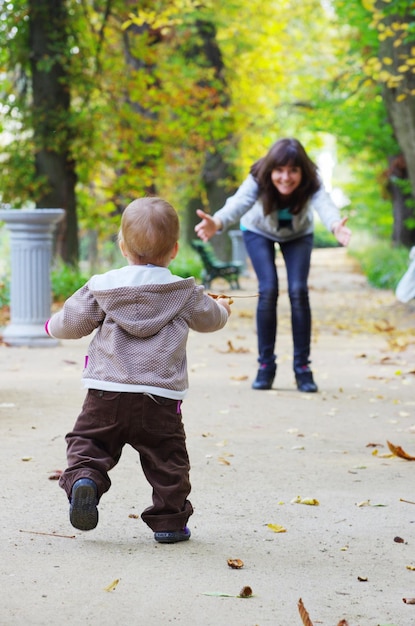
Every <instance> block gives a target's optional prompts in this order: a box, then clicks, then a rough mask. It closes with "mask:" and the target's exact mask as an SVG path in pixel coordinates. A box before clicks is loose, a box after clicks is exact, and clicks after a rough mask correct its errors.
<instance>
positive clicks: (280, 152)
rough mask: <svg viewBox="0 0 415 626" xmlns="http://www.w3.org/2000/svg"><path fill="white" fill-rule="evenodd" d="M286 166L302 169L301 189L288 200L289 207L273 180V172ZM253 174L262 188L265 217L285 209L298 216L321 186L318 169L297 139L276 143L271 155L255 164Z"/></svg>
mask: <svg viewBox="0 0 415 626" xmlns="http://www.w3.org/2000/svg"><path fill="white" fill-rule="evenodd" d="M284 165H291V166H295V167H299V168H300V169H301V174H302V176H301V183H300V185H299V187H297V189H296V190H295V191H294V192H293V194H292V195H291V197H290V198H289V200H288V204H289V206H288V207H287V198H283V197H282V196H281V194H280V193H279V192H278V189H277V188H276V187H275V186H274V184H273V182H272V180H271V172H272V170H274V169H276V168H277V167H280V166H284ZM251 174H252V176H253V177H254V178H255V180H256V181H257V183H258V185H259V188H260V193H259V197H260V199H261V201H262V204H263V207H264V215H269V214H270V213H272V212H273V211H275V210H277V209H284V208H289V209H290V211H291V213H293V214H294V215H296V214H297V213H299V212H300V211H301V209H303V208H304V206H305V204H306V202H307V201H308V199H309V198H310V196H312V195H313V194H314V193H315V192H316V191H317V190H318V189H319V188H320V186H321V182H320V180H319V177H318V173H317V165H315V163H313V161H312V160H311V159H310V158H309V157H308V156H307V153H306V151H305V150H304V148H303V146H302V145H301V143H300V142H299V141H298V140H297V139H280V140H279V141H277V142H275V143H274V144H273V145H272V146H271V148H270V150H269V151H268V153H267V154H266V155H265V156H264V157H262V159H259V161H256V163H254V164H253V166H252V167H251Z"/></svg>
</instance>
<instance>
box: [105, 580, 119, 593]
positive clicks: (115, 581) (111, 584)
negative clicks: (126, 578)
mask: <svg viewBox="0 0 415 626" xmlns="http://www.w3.org/2000/svg"><path fill="white" fill-rule="evenodd" d="M119 582H120V579H119V578H116V579H115V580H113V581H112V583H110V584H109V585H108V586H107V587H104V591H114V589H115V588H116V586H117V585H118V583H119Z"/></svg>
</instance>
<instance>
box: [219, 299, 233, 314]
mask: <svg viewBox="0 0 415 626" xmlns="http://www.w3.org/2000/svg"><path fill="white" fill-rule="evenodd" d="M216 302H217V303H218V304H219V305H220V306H223V308H224V309H226V310H227V312H228V315H230V314H231V313H232V311H231V306H230V305H231V304H232V303H233V300H232V298H228V297H227V296H218V298H216Z"/></svg>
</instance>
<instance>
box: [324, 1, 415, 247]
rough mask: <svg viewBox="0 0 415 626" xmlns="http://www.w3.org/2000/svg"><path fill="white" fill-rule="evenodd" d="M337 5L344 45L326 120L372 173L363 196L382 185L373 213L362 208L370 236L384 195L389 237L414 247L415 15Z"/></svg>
mask: <svg viewBox="0 0 415 626" xmlns="http://www.w3.org/2000/svg"><path fill="white" fill-rule="evenodd" d="M333 5H334V7H335V9H336V18H337V19H338V20H339V22H337V25H338V26H337V27H338V32H340V33H343V38H342V44H341V45H340V46H339V48H338V54H337V58H338V64H337V66H336V75H335V77H334V80H333V82H332V87H333V89H332V90H331V94H330V96H329V98H328V102H327V105H326V108H327V109H329V112H328V117H327V119H328V120H329V123H330V125H331V126H332V127H333V123H334V122H335V121H336V119H337V134H338V135H339V136H340V141H341V142H342V143H343V144H344V145H345V146H346V147H347V149H348V153H349V154H352V150H353V144H354V146H355V148H354V149H355V152H356V155H357V157H358V160H359V163H360V165H363V164H364V163H366V164H367V165H368V166H369V167H370V168H371V171H370V170H368V169H366V171H367V172H368V176H367V179H366V181H363V180H362V179H361V177H360V180H359V184H360V194H361V195H362V193H363V194H365V190H366V189H367V188H368V181H369V180H370V179H371V180H372V185H371V188H372V189H373V180H375V181H377V183H378V200H377V201H376V200H375V199H374V198H372V201H373V206H375V207H376V209H377V210H376V212H373V213H372V214H371V213H370V207H367V206H366V207H365V213H366V216H367V221H368V222H370V224H371V229H372V232H373V229H374V231H375V232H376V230H377V229H378V228H379V226H381V222H382V219H383V215H384V212H383V209H382V211H380V210H379V208H380V207H381V206H382V204H384V199H383V198H382V189H383V190H385V191H387V192H388V194H389V195H388V197H389V199H390V201H392V210H391V206H390V202H389V206H388V207H386V210H388V211H389V215H390V222H391V224H392V227H391V229H390V232H391V237H392V239H393V241H394V242H396V243H401V244H404V245H406V246H410V245H413V244H414V243H415V211H414V206H415V195H414V191H413V190H415V169H414V156H415V154H414V151H415V99H414V97H415V84H414V81H415V76H414V72H415V62H414V59H413V56H414V54H413V53H414V50H415V38H414V34H413V22H414V15H415V13H414V11H415V9H414V7H413V3H411V2H406V1H405V0H390V1H386V0H376V1H375V0H364V1H363V2H361V0H347V2H346V1H345V0H334V2H333ZM335 107H336V108H337V112H336V113H335V114H334V115H333V114H332V111H333V110H334V108H335ZM362 157H363V158H362ZM363 169H364V168H363ZM374 175H375V176H376V175H377V178H376V177H374ZM356 176H357V177H358V178H359V170H358V169H357V168H356ZM369 177H370V178H369ZM356 193H357V194H358V193H359V190H358V189H357V190H356ZM361 214H363V213H361ZM369 216H370V217H369Z"/></svg>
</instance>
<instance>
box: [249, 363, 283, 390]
mask: <svg viewBox="0 0 415 626" xmlns="http://www.w3.org/2000/svg"><path fill="white" fill-rule="evenodd" d="M276 370H277V368H276V366H275V365H261V366H260V368H259V370H258V372H257V375H256V378H255V380H254V382H253V383H252V389H271V387H272V383H273V382H274V378H275V372H276Z"/></svg>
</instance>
